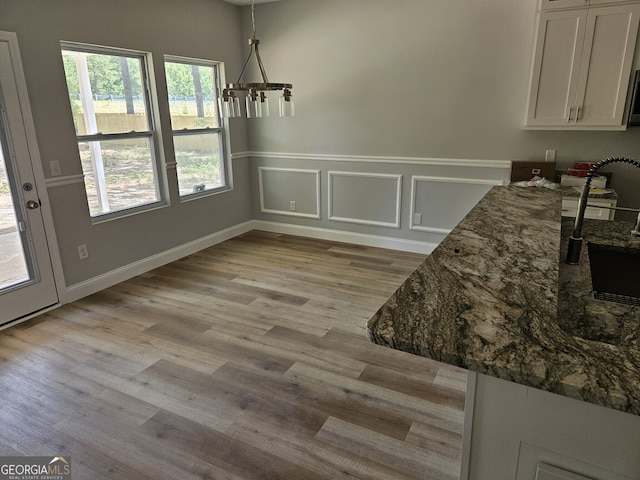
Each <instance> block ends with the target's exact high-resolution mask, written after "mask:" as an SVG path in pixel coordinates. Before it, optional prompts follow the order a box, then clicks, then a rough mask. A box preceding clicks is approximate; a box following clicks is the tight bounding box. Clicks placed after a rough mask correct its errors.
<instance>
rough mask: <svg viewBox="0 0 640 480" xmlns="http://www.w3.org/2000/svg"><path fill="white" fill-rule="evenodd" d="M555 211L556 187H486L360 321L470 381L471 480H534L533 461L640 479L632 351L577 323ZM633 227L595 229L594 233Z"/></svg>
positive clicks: (637, 370) (639, 376) (385, 341)
mask: <svg viewBox="0 0 640 480" xmlns="http://www.w3.org/2000/svg"><path fill="white" fill-rule="evenodd" d="M561 202H562V194H561V192H559V191H554V190H546V189H527V188H522V187H514V186H511V187H494V188H493V189H492V190H491V191H490V192H489V193H488V194H487V195H486V196H485V197H484V198H483V199H482V200H481V201H480V202H479V203H478V204H477V205H476V207H475V208H474V209H473V210H472V211H471V212H470V213H469V214H468V215H467V216H466V217H465V218H464V219H463V220H462V221H461V222H460V224H458V225H457V226H456V227H455V228H454V229H453V231H452V232H451V233H450V234H449V235H448V236H447V238H445V239H444V240H443V241H442V242H441V244H440V245H439V246H438V248H436V250H435V251H434V252H433V253H432V254H431V255H430V256H429V257H427V258H426V260H425V261H424V262H423V264H422V265H421V266H420V267H419V268H418V269H417V270H416V271H415V272H414V273H413V274H412V275H411V276H410V277H409V278H408V279H407V280H406V281H405V282H404V284H403V285H402V286H401V287H400V288H399V289H398V290H397V291H396V292H395V293H394V294H393V295H392V296H391V298H390V299H389V300H388V301H387V302H386V303H385V305H383V306H382V307H381V308H380V310H379V311H378V312H377V314H376V315H375V316H374V317H373V318H372V319H371V320H370V321H369V323H368V333H369V336H370V338H371V339H372V341H374V342H376V343H378V344H381V345H386V346H389V347H392V348H396V349H400V350H404V351H407V352H411V353H414V354H417V355H423V356H426V357H429V358H433V359H435V360H439V361H442V362H445V363H449V364H452V365H456V366H461V367H464V368H467V369H469V370H470V372H474V373H472V374H471V375H470V377H469V378H470V385H469V389H468V393H467V395H468V405H467V425H466V428H467V432H466V435H465V452H464V456H465V459H464V462H465V463H466V465H465V464H463V472H466V473H465V475H467V476H468V478H473V479H474V480H475V479H476V478H477V479H482V478H494V479H499V478H505V479H507V478H510V479H513V478H535V469H534V471H533V472H530V471H528V470H530V469H531V468H534V467H536V465H537V462H539V461H541V459H542V460H544V461H548V462H551V463H554V464H556V465H559V464H561V465H564V466H565V467H566V468H568V469H570V470H571V471H574V472H576V471H577V472H581V473H582V474H585V472H586V473H589V472H592V476H591V477H589V478H598V479H600V478H602V479H604V478H607V479H608V478H611V479H613V478H615V479H618V478H620V479H623V478H640V453H639V452H640V416H639V415H640V351H639V350H638V349H637V348H636V346H637V344H635V343H633V342H631V343H624V342H623V343H619V344H612V343H605V342H603V341H599V340H601V339H594V338H596V337H594V336H593V335H591V336H588V335H586V337H587V338H582V337H581V336H579V333H580V332H579V331H577V330H576V328H574V327H575V325H577V324H579V323H580V321H579V320H580V319H579V318H578V319H577V320H576V313H575V312H580V311H584V312H586V311H587V308H586V307H585V306H584V305H580V304H579V303H576V302H581V301H585V300H584V296H582V295H580V294H577V293H576V292H575V289H578V290H579V289H582V288H584V275H582V277H580V278H582V281H577V280H576V281H574V280H575V279H574V278H573V277H574V276H576V278H577V277H579V275H578V274H577V273H576V274H575V275H574V273H573V272H572V271H571V270H569V271H568V273H567V270H566V268H565V267H564V266H562V267H561V266H560V257H561V249H562V247H563V241H562V220H561V213H560V212H561ZM589 225H590V224H588V223H585V229H584V231H583V233H584V236H585V240H588V238H589V234H590V230H589V228H590V227H589ZM627 225H628V224H622V225H621V224H619V222H600V224H599V227H597V228H596V227H593V231H592V234H593V235H596V234H599V235H601V236H606V237H607V239H609V238H608V237H609V236H611V237H616V236H615V235H609V233H608V232H609V231H610V229H614V230H615V229H626V228H627ZM628 230H630V228H629V229H628ZM598 232H600V233H598ZM625 238H626V237H625ZM634 241H635V242H637V243H638V245H640V241H637V240H634ZM586 256H587V255H586V246H585V248H584V249H583V258H584V257H586ZM581 262H583V260H581ZM584 262H588V259H586V260H584ZM584 262H583V263H584ZM567 267H568V266H567ZM568 268H571V267H568ZM575 268H578V269H580V268H582V267H575ZM582 271H583V272H584V268H582ZM567 278H569V280H567ZM559 285H560V288H559ZM586 288H587V289H588V288H590V287H589V286H588V285H587V286H586ZM572 289H573V290H572ZM559 298H560V302H559ZM567 302H570V303H569V304H568V303H567ZM571 302H573V303H571ZM559 305H560V307H561V308H560V312H561V313H562V314H565V315H568V313H569V312H572V314H571V317H572V318H568V319H561V318H559V316H558V313H559ZM620 307H622V306H617V305H616V306H615V307H614V306H613V304H612V306H611V309H613V310H616V309H618V308H620ZM624 308H626V309H627V310H626V313H625V315H627V317H628V318H636V319H638V318H639V317H640V309H639V307H624ZM607 309H609V307H605V308H604V310H607ZM601 310H602V309H601ZM627 323H628V322H627ZM547 392H551V393H547ZM587 402H588V403H587ZM559 412H562V413H561V414H560V418H558V415H559ZM621 412H625V413H621ZM576 415H577V416H576ZM562 419H563V420H562ZM561 420H562V421H561ZM547 423H548V424H549V425H547V426H544V425H545V424H547ZM603 425H607V426H608V427H607V429H604V430H603ZM620 425H622V426H620ZM609 427H611V428H613V429H614V430H612V431H611V432H609V430H611V429H610V428H609ZM620 429H622V430H620ZM529 430H533V433H531V432H530V431H529ZM568 430H571V431H572V432H573V433H572V434H569V432H567V431H568ZM607 432H609V433H607ZM614 432H615V436H617V437H618V439H619V440H620V442H619V443H620V445H618V443H616V442H617V440H616V441H615V442H614V443H612V442H613V439H611V438H608V435H614ZM532 435H533V437H534V438H532ZM551 437H553V438H551ZM574 437H575V438H574ZM594 437H595V438H594ZM558 438H561V440H558ZM536 439H537V440H536ZM603 439H606V441H605V444H604V445H601V442H602V441H603ZM554 442H556V443H558V442H559V445H558V446H557V447H555V446H554V447H551V445H552V444H554ZM567 444H568V445H569V446H568V447H567V448H564V447H563V445H567ZM624 445H626V447H624ZM546 449H548V450H546ZM598 449H599V450H600V451H601V456H602V457H603V460H599V459H596V458H595V457H594V454H593V452H592V451H591V450H598ZM541 450H542V451H541ZM614 450H615V452H614ZM626 452H630V453H628V454H627V453H626ZM523 455H524V457H526V458H523ZM493 457H495V458H493ZM621 457H624V458H621ZM627 457H628V458H627ZM594 462H595V463H594ZM530 464H531V465H533V467H532V466H531V465H530ZM536 468H537V467H536ZM463 477H464V475H463Z"/></svg>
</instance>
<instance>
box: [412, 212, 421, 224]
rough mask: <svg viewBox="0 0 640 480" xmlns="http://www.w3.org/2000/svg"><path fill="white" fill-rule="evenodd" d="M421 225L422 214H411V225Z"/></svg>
mask: <svg viewBox="0 0 640 480" xmlns="http://www.w3.org/2000/svg"><path fill="white" fill-rule="evenodd" d="M421 223H422V214H421V213H414V214H413V224H414V225H420V224H421Z"/></svg>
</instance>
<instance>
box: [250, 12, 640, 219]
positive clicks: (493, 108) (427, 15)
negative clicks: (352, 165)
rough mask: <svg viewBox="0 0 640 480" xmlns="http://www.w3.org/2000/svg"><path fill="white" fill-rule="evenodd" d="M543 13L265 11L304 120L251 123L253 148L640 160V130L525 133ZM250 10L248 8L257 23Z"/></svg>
mask: <svg viewBox="0 0 640 480" xmlns="http://www.w3.org/2000/svg"><path fill="white" fill-rule="evenodd" d="M536 4H537V1H536V0H517V1H514V0H284V1H281V2H276V3H270V4H263V5H257V6H256V19H257V27H258V37H259V38H260V39H261V40H262V45H261V47H262V50H261V53H262V56H263V60H264V63H265V65H266V67H267V72H268V73H269V77H270V80H272V81H279V82H291V83H293V85H294V90H293V92H294V96H295V99H296V102H297V104H296V109H297V111H296V117H295V118H293V119H291V118H285V119H280V118H274V119H268V120H263V121H255V122H253V123H251V126H250V135H249V138H250V146H251V149H252V150H254V151H261V152H281V153H302V154H330V155H365V156H400V157H419V158H423V157H427V158H430V157H436V158H454V159H460V158H463V159H464V158H470V159H486V160H533V159H535V160H542V159H543V158H544V153H545V150H546V149H555V150H557V152H558V153H557V158H558V163H559V167H560V168H567V167H568V166H570V165H572V164H573V162H575V161H576V160H588V161H594V160H599V159H601V158H604V157H607V156H611V155H629V156H632V157H640V127H635V128H632V129H630V130H628V131H627V132H567V131H555V132H552V131H543V132H541V131H526V130H522V129H521V125H522V122H523V118H524V112H525V102H526V99H527V88H528V81H529V71H530V65H531V63H530V59H531V53H532V43H533V37H534V25H535V14H536ZM247 13H248V12H247V9H244V10H243V14H244V17H243V18H244V23H245V24H246V23H247V22H248V17H247ZM635 68H640V62H637V65H636V67H635ZM273 72H275V73H273ZM289 165H290V164H288V163H287V162H278V166H281V167H282V166H289ZM316 166H317V165H316ZM314 167H315V166H314ZM610 171H613V172H614V177H613V185H612V186H613V188H616V189H617V190H618V192H619V193H620V194H621V200H620V202H619V204H621V205H630V206H636V207H640V189H638V188H637V185H638V183H639V182H640V171H633V170H632V169H631V167H629V166H627V165H617V166H612V167H611V168H610Z"/></svg>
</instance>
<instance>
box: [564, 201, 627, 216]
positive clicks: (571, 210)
mask: <svg viewBox="0 0 640 480" xmlns="http://www.w3.org/2000/svg"><path fill="white" fill-rule="evenodd" d="M617 203H618V201H617V200H616V199H604V198H601V199H595V198H589V201H588V202H587V204H588V205H589V206H588V207H587V209H586V210H585V211H584V218H592V219H594V220H613V219H614V218H615V215H616V211H615V210H612V209H611V208H604V207H615V206H616V204H617ZM598 207H603V208H598ZM577 212H578V199H577V198H563V199H562V216H563V217H575V216H576V213H577Z"/></svg>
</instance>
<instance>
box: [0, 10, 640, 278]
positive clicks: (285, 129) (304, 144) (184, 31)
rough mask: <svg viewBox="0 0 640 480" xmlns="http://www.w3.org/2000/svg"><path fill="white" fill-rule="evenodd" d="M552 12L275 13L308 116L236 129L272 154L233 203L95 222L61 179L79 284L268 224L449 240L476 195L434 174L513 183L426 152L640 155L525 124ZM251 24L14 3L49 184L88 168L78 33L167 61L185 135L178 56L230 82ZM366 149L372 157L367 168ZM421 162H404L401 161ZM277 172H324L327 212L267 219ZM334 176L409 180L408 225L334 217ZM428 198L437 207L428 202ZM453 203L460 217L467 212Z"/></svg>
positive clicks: (239, 14)
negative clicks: (75, 67)
mask: <svg viewBox="0 0 640 480" xmlns="http://www.w3.org/2000/svg"><path fill="white" fill-rule="evenodd" d="M535 4H536V1H534V0H518V1H513V0H283V1H280V2H276V3H269V4H259V5H257V6H256V19H257V27H258V30H257V34H258V37H259V38H260V39H261V40H262V42H263V43H262V45H261V47H262V49H261V53H262V55H263V59H264V62H265V65H266V67H267V72H268V73H269V77H270V80H271V81H276V82H292V83H293V84H294V95H295V99H296V102H297V116H296V117H294V118H277V117H274V118H269V119H261V120H253V119H251V120H241V119H233V120H231V122H230V123H231V149H232V151H233V152H236V153H241V152H246V151H253V152H255V154H254V155H253V157H252V158H247V157H245V156H243V155H239V156H238V158H237V159H236V160H234V180H235V182H234V185H235V188H234V190H233V191H232V192H229V193H225V194H221V195H215V196H211V197H207V198H204V199H201V200H198V201H194V202H186V203H180V201H179V199H178V198H177V192H176V191H175V188H173V189H172V190H171V194H172V197H171V205H170V206H169V207H166V208H162V209H160V210H156V211H152V212H147V213H142V214H139V215H134V216H131V217H126V218H121V219H118V220H114V221H110V222H105V223H102V224H99V225H92V224H91V222H90V218H89V214H88V209H87V206H86V199H85V195H84V190H83V187H82V184H78V183H75V184H74V183H71V184H69V185H60V186H52V187H51V188H50V189H49V195H50V199H51V203H52V205H51V206H52V210H53V215H54V220H55V224H56V235H57V238H58V242H59V244H60V251H61V256H62V262H63V266H64V273H65V278H66V283H67V285H73V284H77V283H78V282H82V281H84V280H87V279H91V278H94V277H96V276H98V275H100V274H103V273H105V272H109V271H112V270H114V269H117V268H119V267H122V266H126V265H128V264H130V263H133V262H136V261H138V260H141V259H144V258H146V257H149V256H151V255H154V254H156V253H160V252H163V251H165V250H168V249H171V248H173V247H176V246H179V245H181V244H184V243H187V242H190V241H192V240H195V239H198V238H201V237H205V236H207V235H209V234H212V233H215V232H217V231H220V230H222V229H224V228H226V227H229V226H232V225H237V224H240V223H242V222H244V221H247V220H250V219H252V218H256V219H258V220H265V221H272V222H285V223H289V224H299V225H308V226H313V227H321V228H330V229H338V230H345V231H350V232H355V233H362V234H371V235H382V236H390V237H400V238H406V239H411V240H416V241H426V242H434V243H437V241H439V239H440V238H441V236H442V235H439V234H437V233H433V232H431V231H426V232H425V231H422V230H420V229H418V230H415V229H410V226H411V220H412V218H413V213H423V216H425V217H427V218H425V219H424V221H423V224H422V226H425V225H426V227H427V228H429V227H431V226H432V227H434V228H435V229H438V228H443V229H444V230H446V228H448V226H449V225H450V223H447V221H449V222H450V220H451V219H446V218H442V216H438V215H437V213H438V211H440V208H441V205H445V204H446V205H450V203H451V201H454V202H455V201H456V198H459V196H460V195H459V192H460V191H461V190H462V187H461V185H463V184H461V183H458V184H456V188H455V189H444V191H445V192H450V194H449V197H448V198H444V199H440V204H441V205H439V204H438V202H436V201H435V200H434V199H435V198H439V197H440V196H441V195H437V193H435V190H433V189H430V190H429V186H430V185H431V184H430V183H429V181H426V182H422V183H420V182H418V183H415V179H416V177H421V176H422V177H433V176H436V177H437V176H444V177H450V178H455V179H463V178H471V179H480V180H482V179H497V180H499V179H501V178H504V175H505V172H504V168H494V167H491V168H486V169H485V168H475V167H474V168H466V167H463V166H460V165H459V164H456V165H454V166H451V167H450V168H448V167H447V166H446V165H444V166H443V165H439V164H438V165H434V164H430V163H429V162H426V163H421V162H420V161H417V162H416V161H415V160H416V159H418V160H420V159H432V158H436V159H478V160H481V161H483V160H487V161H491V160H530V159H541V158H542V157H543V156H544V151H545V150H546V149H549V148H552V149H556V150H557V151H558V160H559V164H560V167H567V166H569V165H570V164H572V163H573V162H574V161H576V160H598V159H600V158H602V157H605V156H609V155H614V154H615V155H629V156H638V155H640V129H638V128H636V129H632V130H629V131H628V132H541V131H524V130H522V129H521V128H520V127H521V124H522V119H523V116H524V108H525V101H526V98H527V85H528V76H529V69H530V56H531V48H532V41H533V34H534V32H533V29H534V20H535V8H536V6H535ZM249 13H250V11H249V8H248V7H243V8H239V7H237V6H234V5H231V4H228V3H225V2H222V1H221V0H182V1H180V2H177V1H171V0H135V1H131V0H109V1H104V0H103V1H99V0H85V1H80V0H56V1H50V0H28V1H25V0H2V2H0V29H1V30H6V31H12V32H17V34H18V40H19V43H20V48H21V53H22V59H23V66H24V70H25V74H26V78H27V87H28V91H29V95H30V100H31V106H32V110H33V117H34V121H35V126H36V133H37V137H38V142H39V147H40V152H41V155H42V162H43V166H44V170H45V172H46V174H47V176H48V174H49V170H48V165H49V162H50V161H51V160H58V161H60V163H61V166H62V172H63V176H70V177H73V176H75V175H79V174H81V167H80V161H79V157H78V151H77V145H76V140H75V133H74V130H73V123H72V121H71V110H70V107H69V104H68V101H67V96H66V87H65V83H64V75H63V70H62V62H61V58H60V52H59V42H60V41H61V40H67V41H77V42H87V43H94V44H102V45H110V46H115V47H124V48H131V49H137V50H142V51H149V52H151V53H152V54H153V57H154V66H155V76H156V79H157V80H158V82H157V83H158V87H159V90H158V98H159V111H160V123H161V127H162V129H163V130H164V131H165V132H168V131H169V129H170V123H169V118H168V107H167V105H166V101H165V100H164V96H165V93H166V92H165V91H164V88H163V87H162V85H163V76H164V71H163V69H162V67H161V62H162V55H163V54H172V55H183V56H189V57H195V58H205V59H213V60H220V61H223V62H225V64H226V70H227V71H226V73H227V78H228V79H230V80H235V79H236V77H237V75H238V73H239V71H240V69H241V67H242V63H243V61H244V55H245V54H246V48H247V47H246V38H247V37H248V36H249V35H250V17H249ZM639 56H640V55H638V54H637V55H636V57H639ZM637 63H638V65H640V62H637ZM638 65H637V66H636V68H639V67H638ZM274 107H275V106H274ZM274 110H275V109H274ZM163 146H164V149H163V154H164V157H165V160H166V161H168V162H171V161H173V158H172V156H173V151H172V146H171V142H170V138H169V137H168V136H165V138H164V139H163ZM350 156H357V157H364V158H365V161H358V162H350V161H348V158H349V157H350ZM405 157H406V159H407V162H404V163H403V161H387V159H389V158H393V159H398V158H400V159H402V158H405ZM335 158H339V161H335ZM332 159H333V160H332ZM345 159H347V161H345ZM260 166H262V167H269V168H284V169H292V168H293V169H310V170H314V171H318V172H319V173H318V176H319V179H320V192H319V193H320V205H319V208H320V218H310V217H295V216H291V215H284V214H277V213H275V214H274V213H268V212H266V213H265V212H263V211H262V209H261V207H260V194H259V183H258V168H259V167H260ZM624 169H625V166H613V167H611V170H612V171H614V182H613V187H614V188H616V189H617V190H618V191H619V193H620V194H621V199H620V202H619V204H622V205H632V206H638V205H640V193H639V190H638V189H637V187H635V185H637V184H638V181H640V172H631V173H630V174H628V172H627V171H625V170H624ZM330 171H338V172H354V173H358V172H359V173H363V174H365V176H366V175H371V174H384V175H391V176H393V175H401V176H402V186H401V188H402V190H401V192H400V205H401V208H402V210H401V212H400V217H399V220H400V228H399V229H398V228H393V227H389V226H379V225H378V226H376V225H370V224H365V223H349V222H344V221H342V220H340V221H336V220H335V219H333V220H332V219H331V218H329V215H328V214H329V207H331V205H329V198H328V196H329V193H328V189H329V172H330ZM168 175H169V176H170V177H172V176H173V175H175V172H174V171H169V172H168ZM285 177H286V175H285ZM271 178H272V179H273V178H276V179H277V178H278V177H277V176H276V177H273V176H272V177H271ZM279 178H284V177H279ZM304 178H305V179H307V180H308V178H307V177H304ZM366 178H369V179H373V180H372V182H373V183H372V185H373V184H378V183H380V179H375V177H372V176H369V177H366ZM384 178H386V179H387V180H389V177H384ZM334 179H338V180H339V181H338V182H337V183H335V184H334V185H333V186H334V188H339V187H340V185H342V188H343V191H338V192H337V195H335V198H342V199H343V200H342V202H343V203H341V204H337V205H333V207H334V212H333V213H334V217H340V216H347V217H349V218H352V217H362V218H360V220H362V219H364V220H366V221H371V220H373V221H374V223H375V222H377V221H378V220H381V222H382V223H386V224H388V223H390V222H389V221H388V220H389V219H390V218H391V220H393V221H396V220H397V219H396V218H395V217H394V216H393V215H394V213H395V210H394V208H393V207H391V206H389V205H387V204H385V205H384V207H383V208H379V211H380V212H381V213H380V215H377V216H376V215H375V214H374V215H372V214H371V212H368V211H367V210H366V209H367V206H368V205H369V204H370V203H371V202H373V201H374V200H375V202H378V201H379V199H377V198H374V197H367V196H366V195H365V196H364V197H361V196H360V195H359V194H358V189H360V190H363V189H366V188H368V187H367V183H366V182H365V181H364V180H363V177H357V176H356V177H353V178H352V180H353V182H350V183H349V182H348V180H349V178H348V177H345V176H337V177H334ZM172 180H173V178H170V179H169V181H170V183H171V182H172ZM278 181H279V180H276V184H274V185H271V186H269V185H267V188H271V189H272V191H277V192H279V193H278V195H279V196H278V197H276V198H270V199H267V204H268V205H270V206H271V207H273V206H274V205H275V206H276V207H277V208H275V210H276V211H277V210H278V209H281V208H282V205H284V208H285V209H286V205H287V203H288V201H290V200H292V198H290V195H289V194H290V193H291V192H288V191H287V192H284V193H283V192H282V191H278V190H277V188H278V185H277V182H278ZM383 184H384V185H385V190H384V191H385V192H386V193H385V195H386V197H389V200H391V198H392V197H395V193H397V192H396V191H395V190H394V189H393V188H392V187H391V186H390V185H391V184H390V183H389V182H383ZM414 184H415V186H416V191H415V192H412V190H411V188H412V186H413V185H414ZM478 185H482V183H479V184H474V185H472V187H473V188H471V189H470V194H469V195H468V196H466V197H465V198H464V199H462V201H463V202H466V203H467V204H468V203H472V202H473V201H474V199H473V197H474V196H476V195H477V194H478V189H480V190H481V189H482V187H481V186H480V187H479V186H478ZM351 186H354V188H353V189H352V188H351ZM274 189H275V190H274ZM387 190H388V191H387ZM456 192H457V193H456ZM317 193H318V192H315V191H312V195H313V197H309V198H307V197H304V196H301V197H300V199H299V200H298V206H299V207H300V208H301V209H302V212H303V213H304V211H305V210H310V211H311V210H313V208H315V205H314V204H313V203H311V202H312V201H316V200H317V198H318V197H317ZM365 193H366V194H367V195H371V192H370V191H368V192H365ZM293 194H295V192H293ZM412 195H415V198H413V197H412ZM280 197H282V198H280ZM386 197H385V198H386ZM362 198H365V199H367V198H368V199H369V200H370V201H362ZM416 199H417V200H416ZM414 200H415V201H417V202H418V203H420V202H422V203H424V204H425V205H426V206H422V205H414V208H413V209H410V208H409V207H410V206H411V203H412V201H414ZM278 202H280V203H278ZM307 202H309V203H307ZM358 202H360V203H358ZM375 202H374V203H375ZM427 204H428V205H427ZM358 208H360V210H358ZM429 208H430V209H432V212H431V214H429V212H428V211H427V210H428V209H429ZM465 208H466V207H465ZM272 210H273V208H272ZM418 210H421V211H420V212H418ZM453 210H454V214H455V215H457V216H459V215H461V214H462V213H463V210H464V208H462V209H460V208H454V209H453ZM425 212H426V213H425ZM455 215H454V216H455ZM429 217H431V218H429ZM452 218H453V217H452ZM84 243H86V244H87V245H88V246H89V252H90V255H91V256H90V258H89V259H88V260H84V261H79V260H78V256H77V251H76V246H77V245H79V244H84Z"/></svg>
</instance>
